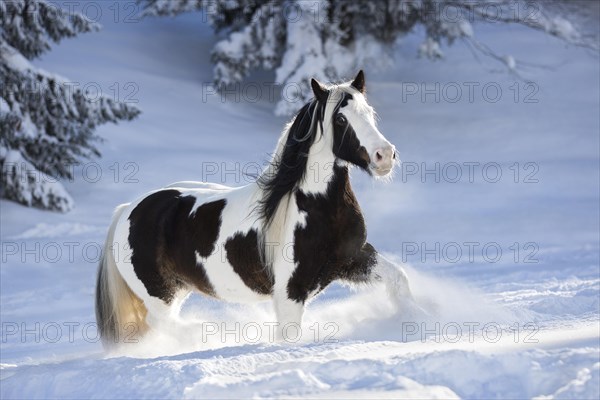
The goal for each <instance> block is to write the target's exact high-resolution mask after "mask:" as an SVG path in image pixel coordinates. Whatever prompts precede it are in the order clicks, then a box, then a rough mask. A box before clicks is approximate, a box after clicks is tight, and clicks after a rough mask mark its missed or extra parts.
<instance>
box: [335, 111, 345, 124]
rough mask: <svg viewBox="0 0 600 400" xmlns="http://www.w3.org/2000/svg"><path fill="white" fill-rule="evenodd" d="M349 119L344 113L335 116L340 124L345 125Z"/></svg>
mask: <svg viewBox="0 0 600 400" xmlns="http://www.w3.org/2000/svg"><path fill="white" fill-rule="evenodd" d="M347 121H348V120H347V119H346V117H344V114H338V115H336V116H335V122H337V123H338V124H340V125H343V124H345V123H346V122H347Z"/></svg>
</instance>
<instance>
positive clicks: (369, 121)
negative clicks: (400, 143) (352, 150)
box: [339, 90, 396, 176]
mask: <svg viewBox="0 0 600 400" xmlns="http://www.w3.org/2000/svg"><path fill="white" fill-rule="evenodd" d="M348 93H351V94H352V99H350V100H349V101H348V104H347V105H346V106H344V107H342V108H340V110H339V112H340V113H342V114H344V116H345V117H346V118H347V119H348V122H349V123H350V125H351V126H352V128H353V129H354V132H355V133H356V137H357V138H358V140H359V141H360V144H361V145H362V146H364V148H365V149H366V150H367V153H368V155H369V158H370V159H371V164H370V165H369V168H370V169H371V171H373V172H374V173H375V174H376V175H378V176H385V175H387V174H389V173H390V172H391V171H392V169H393V167H394V164H395V161H396V147H395V146H394V145H392V144H391V143H390V142H389V141H388V140H387V139H386V138H385V137H384V136H383V135H382V134H381V132H379V129H377V124H376V122H375V111H374V110H373V107H371V106H370V105H369V104H368V103H367V101H366V99H365V96H364V95H363V94H362V93H360V92H358V91H357V90H351V91H348Z"/></svg>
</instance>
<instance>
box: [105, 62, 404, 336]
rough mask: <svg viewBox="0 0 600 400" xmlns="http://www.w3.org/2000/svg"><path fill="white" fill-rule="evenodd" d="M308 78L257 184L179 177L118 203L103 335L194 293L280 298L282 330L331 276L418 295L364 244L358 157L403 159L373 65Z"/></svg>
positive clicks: (385, 162)
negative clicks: (367, 72)
mask: <svg viewBox="0 0 600 400" xmlns="http://www.w3.org/2000/svg"><path fill="white" fill-rule="evenodd" d="M311 86H312V90H313V92H314V96H315V97H314V99H313V100H312V101H311V102H309V103H308V104H306V105H305V106H304V107H303V108H302V109H301V110H300V111H299V112H298V114H297V115H296V116H295V118H294V119H293V120H292V122H291V124H290V125H288V126H287V127H286V128H285V130H284V131H283V134H282V135H281V138H280V139H279V142H278V144H277V148H276V151H275V155H274V157H273V160H272V162H271V164H270V165H269V167H268V168H267V169H266V170H265V171H264V172H263V174H262V175H261V176H260V177H259V178H258V179H257V180H256V182H254V183H252V184H249V185H247V186H243V187H237V188H231V187H226V186H222V185H217V184H211V183H204V182H178V183H175V184H172V185H170V186H168V187H166V188H163V189H159V190H156V191H153V192H151V193H149V194H146V195H144V196H143V197H142V198H140V199H138V200H136V201H134V202H132V203H129V204H123V205H121V206H119V207H118V208H117V209H116V211H115V215H114V217H113V220H112V224H111V226H110V229H109V233H108V238H107V240H106V245H105V252H104V257H103V260H102V262H101V264H100V269H99V272H98V281H97V290H96V317H97V322H98V327H99V330H100V334H101V336H102V338H103V341H104V343H113V342H118V341H119V338H120V337H121V338H122V337H123V335H126V334H127V332H128V330H130V328H131V327H132V326H133V327H134V330H136V331H137V333H138V334H141V333H143V332H144V331H146V330H147V329H148V328H151V327H152V326H153V321H154V322H156V321H160V320H161V319H164V318H166V317H169V316H173V315H177V314H178V312H179V309H180V307H181V305H182V302H183V300H185V298H186V297H187V296H188V295H189V294H190V293H191V292H192V291H199V292H202V293H204V294H207V295H209V296H213V297H215V298H217V299H222V300H227V301H233V302H252V301H257V300H266V299H272V300H273V302H274V308H275V312H276V316H277V322H278V326H279V329H278V333H279V335H281V334H282V328H283V327H285V326H286V324H289V323H294V324H300V323H301V320H302V314H303V309H304V305H305V303H306V302H307V300H309V299H311V298H312V297H314V296H315V295H316V294H318V293H319V292H320V291H322V290H323V289H324V288H325V287H326V286H327V285H328V284H329V283H331V282H332V281H334V280H342V281H346V282H354V283H360V282H376V281H383V282H384V283H385V284H386V286H387V289H388V293H389V295H390V296H391V298H392V301H394V302H395V303H397V304H398V305H399V304H400V303H403V304H405V305H406V304H407V302H406V301H407V300H408V301H409V302H411V303H412V301H411V299H412V297H411V295H410V291H409V287H408V281H407V278H406V275H405V273H404V271H403V270H402V269H401V268H400V267H398V266H396V265H394V264H392V263H391V262H389V261H387V260H386V259H385V258H383V257H382V256H381V255H380V254H378V253H377V251H376V250H375V249H374V248H373V246H372V245H371V244H369V243H368V242H367V230H366V227H365V222H364V219H363V216H362V214H361V210H360V207H359V205H358V202H357V200H356V197H355V196H354V193H353V191H352V188H351V186H350V180H349V176H348V170H349V167H350V166H352V165H355V166H358V167H359V168H360V169H362V170H364V171H366V172H367V173H368V174H370V175H372V176H376V177H386V176H389V174H391V172H392V170H393V167H394V165H395V164H396V149H395V147H394V146H393V145H392V144H390V142H388V141H387V140H386V139H385V137H383V135H382V134H381V133H380V132H379V130H378V129H377V126H376V124H375V114H374V111H373V108H372V107H370V106H369V105H368V104H367V101H366V99H365V96H364V92H365V82H364V74H363V72H362V71H360V72H359V73H358V75H357V76H356V78H355V79H354V80H353V81H352V82H351V83H345V84H341V85H335V86H331V87H325V86H323V85H322V84H321V83H319V82H318V81H316V80H314V79H313V80H312V81H311Z"/></svg>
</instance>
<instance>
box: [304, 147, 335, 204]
mask: <svg viewBox="0 0 600 400" xmlns="http://www.w3.org/2000/svg"><path fill="white" fill-rule="evenodd" d="M331 148H332V143H328V141H327V140H326V139H325V137H323V136H321V137H320V138H319V139H318V140H317V141H316V142H315V143H314V144H313V145H312V146H311V148H310V151H309V153H308V160H307V163H306V171H305V172H304V178H303V179H302V181H301V182H300V183H299V185H298V189H300V190H302V191H303V192H305V193H312V194H318V193H325V192H326V191H327V187H328V185H329V182H331V180H332V179H333V175H334V173H333V171H334V168H333V167H334V165H335V156H334V154H333V151H332V150H331Z"/></svg>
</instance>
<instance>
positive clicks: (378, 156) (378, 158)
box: [375, 152, 383, 161]
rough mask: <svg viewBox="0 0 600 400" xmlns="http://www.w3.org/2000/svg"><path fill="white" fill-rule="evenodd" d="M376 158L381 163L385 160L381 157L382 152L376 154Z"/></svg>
mask: <svg viewBox="0 0 600 400" xmlns="http://www.w3.org/2000/svg"><path fill="white" fill-rule="evenodd" d="M375 158H376V159H377V161H381V160H382V159H383V156H382V155H381V153H380V152H376V153H375Z"/></svg>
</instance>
